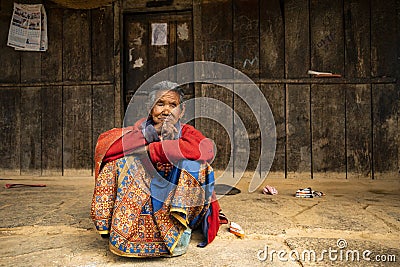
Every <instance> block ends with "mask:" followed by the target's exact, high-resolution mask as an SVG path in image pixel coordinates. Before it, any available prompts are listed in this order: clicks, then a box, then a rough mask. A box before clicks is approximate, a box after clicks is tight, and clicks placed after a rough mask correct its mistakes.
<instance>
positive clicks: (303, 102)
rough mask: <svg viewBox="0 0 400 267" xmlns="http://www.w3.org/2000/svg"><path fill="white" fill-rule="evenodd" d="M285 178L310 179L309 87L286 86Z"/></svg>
mask: <svg viewBox="0 0 400 267" xmlns="http://www.w3.org/2000/svg"><path fill="white" fill-rule="evenodd" d="M286 103H287V104H286V120H287V124H286V129H287V137H286V142H287V144H286V146H287V159H286V161H287V162H286V164H287V172H288V173H287V177H288V178H291V177H297V176H298V174H300V175H301V177H302V178H310V177H311V114H310V86H309V85H297V84H291V85H287V92H286Z"/></svg>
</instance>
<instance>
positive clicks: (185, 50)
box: [175, 12, 195, 125]
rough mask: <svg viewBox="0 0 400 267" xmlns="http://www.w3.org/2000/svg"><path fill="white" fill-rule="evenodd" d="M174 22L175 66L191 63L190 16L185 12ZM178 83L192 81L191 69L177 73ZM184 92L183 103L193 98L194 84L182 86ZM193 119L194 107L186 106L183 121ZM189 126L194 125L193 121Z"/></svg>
mask: <svg viewBox="0 0 400 267" xmlns="http://www.w3.org/2000/svg"><path fill="white" fill-rule="evenodd" d="M176 18H177V20H176V22H175V24H176V27H175V28H176V33H175V36H176V64H180V63H184V62H192V61H193V60H194V50H193V49H194V40H193V23H192V14H191V13H189V12H187V13H184V14H179V15H178V16H177V17H176ZM177 76H178V77H177V78H178V80H179V81H180V82H182V83H186V82H188V81H193V78H194V73H193V70H192V69H189V68H188V69H185V70H183V71H180V72H179V73H177ZM182 88H183V90H184V92H185V99H184V100H185V101H186V100H189V99H192V98H194V84H193V83H192V84H185V85H182ZM194 117H195V108H194V106H192V107H189V106H188V105H187V106H186V111H185V115H184V118H183V119H184V120H188V119H193V118H194ZM190 124H192V125H194V121H191V122H190Z"/></svg>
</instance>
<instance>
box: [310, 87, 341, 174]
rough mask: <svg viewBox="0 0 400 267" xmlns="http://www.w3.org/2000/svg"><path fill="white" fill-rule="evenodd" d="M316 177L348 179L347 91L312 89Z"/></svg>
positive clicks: (329, 88) (313, 159)
mask: <svg viewBox="0 0 400 267" xmlns="http://www.w3.org/2000/svg"><path fill="white" fill-rule="evenodd" d="M311 122H312V124H311V128H312V172H313V177H315V178H320V177H324V176H325V175H326V174H329V173H337V174H336V177H337V178H345V177H346V154H345V99H344V91H343V87H339V88H338V87H337V85H312V86H311Z"/></svg>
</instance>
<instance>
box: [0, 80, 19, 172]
mask: <svg viewBox="0 0 400 267" xmlns="http://www.w3.org/2000/svg"><path fill="white" fill-rule="evenodd" d="M20 97H21V95H20V88H19V87H13V88H1V89H0V102H1V105H0V118H1V120H0V140H1V142H0V155H2V158H1V160H0V171H1V173H3V174H11V175H19V174H20V163H21V154H20V149H21V143H20V132H21V130H20V126H21V117H20V115H21V114H20Z"/></svg>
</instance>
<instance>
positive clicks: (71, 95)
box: [63, 86, 93, 176]
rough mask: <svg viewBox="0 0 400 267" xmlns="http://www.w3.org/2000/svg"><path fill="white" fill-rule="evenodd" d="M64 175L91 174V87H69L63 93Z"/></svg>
mask: <svg viewBox="0 0 400 267" xmlns="http://www.w3.org/2000/svg"><path fill="white" fill-rule="evenodd" d="M63 114H64V118H63V174H64V175H67V176H68V175H91V174H92V165H93V147H92V90H91V86H66V87H64V90H63Z"/></svg>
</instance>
